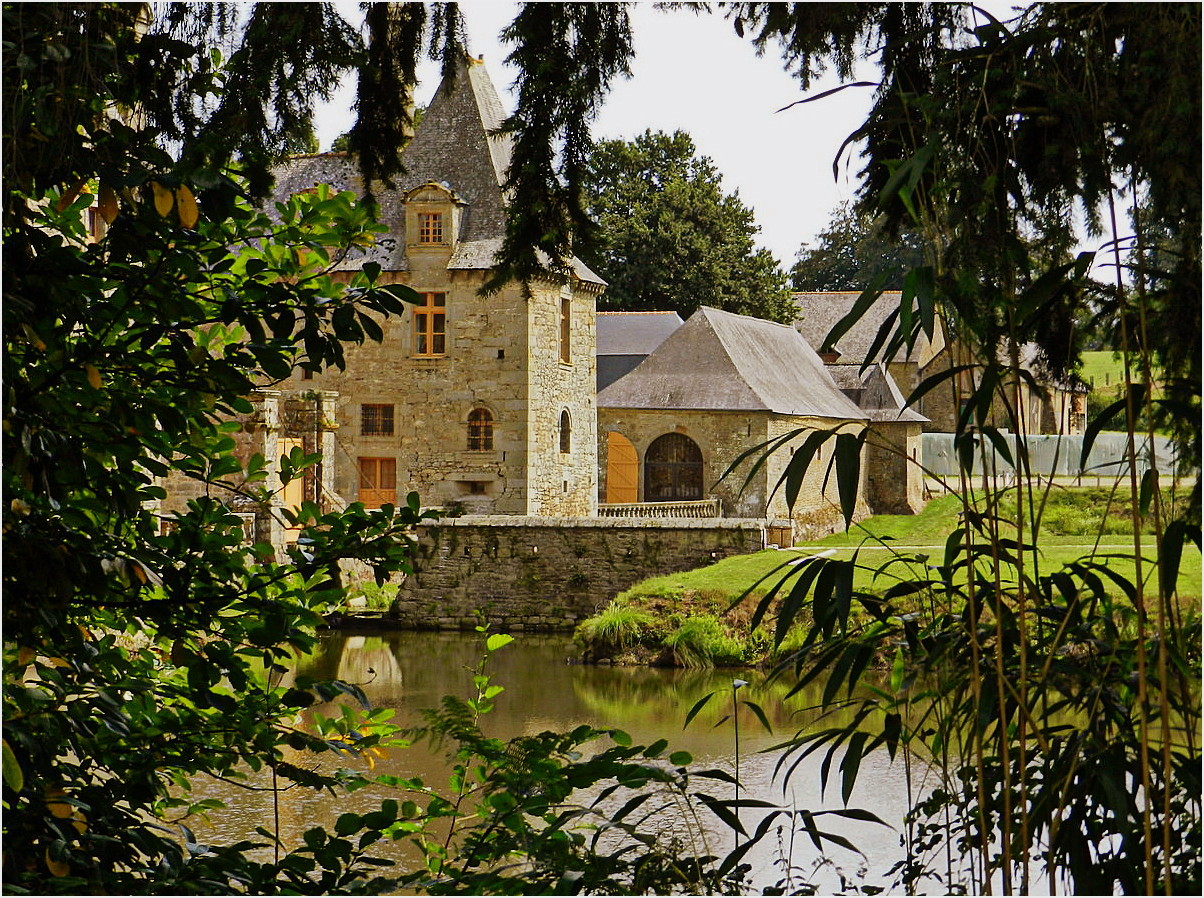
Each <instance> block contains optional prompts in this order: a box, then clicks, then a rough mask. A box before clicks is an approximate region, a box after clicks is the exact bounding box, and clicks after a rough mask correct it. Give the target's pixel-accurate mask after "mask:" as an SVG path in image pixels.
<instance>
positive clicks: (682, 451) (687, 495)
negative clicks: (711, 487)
mask: <svg viewBox="0 0 1204 898" xmlns="http://www.w3.org/2000/svg"><path fill="white" fill-rule="evenodd" d="M701 498H702V450H701V449H699V448H698V444H697V443H695V442H694V441H693V440H692V439H690V438H689V437H688V436H685V435H684V434H680V433H666V434H664V435H663V436H659V437H657V438H656V439H655V440H653V441H652V445H651V446H649V447H648V451H647V452H645V453H644V501H645V502H687V501H692V500H696V499H701Z"/></svg>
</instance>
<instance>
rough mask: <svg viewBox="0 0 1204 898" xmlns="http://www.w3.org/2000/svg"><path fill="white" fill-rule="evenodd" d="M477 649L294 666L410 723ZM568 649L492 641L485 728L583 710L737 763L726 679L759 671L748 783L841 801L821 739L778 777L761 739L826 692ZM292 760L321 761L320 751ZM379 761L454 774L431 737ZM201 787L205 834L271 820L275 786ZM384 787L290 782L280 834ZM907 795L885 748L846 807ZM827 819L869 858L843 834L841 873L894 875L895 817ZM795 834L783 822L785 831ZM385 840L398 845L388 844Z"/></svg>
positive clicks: (705, 759) (358, 650) (550, 722)
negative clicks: (324, 787)
mask: <svg viewBox="0 0 1204 898" xmlns="http://www.w3.org/2000/svg"><path fill="white" fill-rule="evenodd" d="M481 654H482V641H481V639H480V637H479V636H478V635H476V634H471V635H469V634H454V633H390V634H383V635H371V636H357V635H347V634H331V635H329V636H326V637H325V638H324V639H323V640H322V643H321V646H320V649H319V651H317V652H316V653H315V654H314V655H313V656H312V657H310V658H308V659H306V661H305V662H304V663H303V664H302V665H301V666H300V668H299V670H298V671H297V673H298V674H306V675H309V676H314V677H337V678H339V679H342V680H346V681H348V682H352V683H356V684H357V685H359V686H360V687H361V688H362V689H363V690H364V693H365V694H366V695H367V696H368V698H369V700H370V701H371V702H372V703H373V705H375V706H377V707H385V708H391V709H393V710H394V711H395V712H396V716H395V718H394V721H395V722H397V723H399V724H401V725H403V726H405V725H410V724H418V723H420V722H422V716H421V712H422V710H423V709H426V708H434V707H437V706H438V705H439V703H440V700H441V699H442V697H443V696H444V695H457V696H461V697H464V698H467V697H469V696H470V695H472V694H474V689H473V686H472V674H471V671H472V669H473V668H474V667H475V666H476V665H477V663H478V661H479V660H480V657H481ZM572 654H573V649H572V643H571V641H570V640H569V639H568V638H567V637H564V636H544V635H523V636H520V637H519V638H518V639H516V641H515V642H514V643H512V644H511V645H509V646H507V647H505V648H504V649H502V650H501V651H499V652H498V653H496V654H495V655H494V656H493V658H492V660H491V663H490V670H489V672H490V674H491V676H492V677H493V681H494V682H495V683H499V684H501V685H504V686H505V691H504V692H503V693H502V694H501V695H500V696H499V697H498V699H497V701H496V707H495V710H494V711H493V712H492V713H490V714H489V715H487V716H486V717H485V719H483V721H482V728H483V729H484V730H485V732H486V733H487V734H489V735H494V736H498V737H500V738H510V737H513V736H516V735H520V734H527V735H534V734H537V733H540V732H542V731H545V730H557V731H559V730H568V729H571V728H573V727H574V726H577V725H579V724H583V723H585V724H591V725H593V726H596V727H619V728H621V729H624V730H626V731H627V732H628V733H630V734H631V736H632V738H633V739H634V740H635V741H636V742H637V743H641V742H642V743H649V742H652V741H655V740H656V739H659V738H666V739H668V740H669V744H670V748H671V750H681V749H684V750H686V751H689V752H690V753H691V754H692V755H693V756H694V758H695V761H696V763H698V764H701V765H705V766H712V767H719V768H721V769H726V770H729V771H730V770H732V769H733V768H734V761H735V758H734V748H735V745H734V738H733V737H734V730H733V721H732V720H731V719H730V718H729V719H727V720H724V719H723V718H725V717H726V716H727V715H730V713H731V711H732V697H731V685H732V678H733V675H735V676H739V677H741V678H744V679H747V680H750V681H751V682H750V684H749V685H748V686H747V687H745V688H743V689H741V691H740V694H739V697H740V698H741V699H746V700H749V701H753V702H756V703H757V704H759V705H760V706H761V707H762V708H764V709H765V711H766V714H767V715H768V716H769V718H770V721H771V723H772V725H773V727H774V733H773V734H769V733H766V732H765V730H764V729H763V728H762V726H761V724H760V723H759V722H758V721H757V719H756V717H755V716H754V715H753V713H752V712H750V711H749V710H748V709H746V708H741V709H740V710H741V713H740V715H739V727H740V778H741V781H742V789H741V794H742V796H744V797H755V798H762V799H765V800H770V801H774V802H781V803H784V804H785V805H787V806H793V807H798V808H807V809H810V810H821V809H825V808H827V809H834V808H839V807H842V805H841V803H840V797H839V786H838V785H835V786H834V788H833V789H829V790H828V794H827V796H826V797H824V796H821V795H820V782H819V773H818V770H819V764H820V762H821V761H822V757H823V752H819V753H817V754H816V755H815V756H813V757H812V758H811V759H808V761H807V762H806V763H805V764H804V765H802V766H800V767H799V768H798V769H797V770H796V772H795V774H794V775H793V776H792V777H791V778H790V779H789V780H788V781H787V782H783V781H782V780H781V779H775V776H774V768H775V764H776V762H777V760H778V757H779V754H778V753H777V752H766V751H765V750H766V749H769V748H771V747H772V746H774V745H775V744H777V743H778V742H780V741H781V739H782V738H783V736H785V735H790V734H793V733H794V732H795V731H796V730H798V729H800V728H802V727H805V726H807V725H809V724H810V723H811V721H812V720H813V719H814V715H813V714H810V713H809V712H808V711H807V708H808V707H809V706H811V705H813V704H815V703H816V701H815V700H816V699H817V697H818V696H812V695H809V694H808V693H807V692H806V691H804V692H803V693H800V694H799V695H798V696H796V697H794V698H793V699H791V701H790V703H788V704H787V703H784V702H783V701H782V696H783V694H784V692H785V691H786V690H785V687H784V686H777V685H775V686H766V685H765V684H763V683H762V682H761V678H760V677H759V676H757V675H755V674H751V673H748V672H743V671H741V672H737V673H735V674H733V672H732V671H682V670H659V669H650V668H610V667H591V666H582V665H575V664H570V663H567V659H568V658H570V657H571V656H572ZM711 691H717V692H718V693H719V694H717V695H716V696H715V698H714V699H713V700H712V701H711V702H710V704H709V705H708V706H707V707H706V708H705V709H704V710H703V711H702V712H701V713H700V714H699V715H698V716H697V717H696V718H695V719H694V721H693V722H691V724H690V726H689V727H688V728H686V729H684V730H683V723H684V721H685V717H686V714H687V712H688V711H689V709H690V708H691V707H692V706H693V705H694V704H695V703H696V702H697V701H698V700H699V699H700V698H701V697H702V696H704V695H706V694H707V693H708V692H711ZM320 710H322V711H323V713H326V714H328V715H330V714H334V713H335V709H333V708H322V709H320ZM832 722H835V721H832ZM290 760H293V761H294V763H307V764H310V765H312V764H313V763H314V759H313V758H312V756H308V757H298V758H294V759H290ZM833 767H834V768H835V765H833ZM376 770H377V771H378V772H384V773H390V774H394V775H398V776H419V777H421V778H423V779H424V780H425V781H426V782H428V783H434V784H439V785H443V784H444V783H445V781H446V776H447V767H446V762H445V759H444V758H443V757H442V755H441V754H440V753H439V752H437V751H431V750H430V749H429V748H428V747H426V746H418V747H415V748H413V749H409V750H405V751H400V752H395V753H393V754H392V755H391V756H390V757H388V758H386V759H384V760H383V761H380V762H378V764H377V767H376ZM833 776H834V777H835V776H836V771H835V769H834V770H833ZM834 782H835V780H834ZM250 785H252V786H254V787H257V788H260V789H267V788H270V785H271V782H270V778H269V777H268V776H267V775H266V774H265V775H263V776H259V777H257V778H254V779H253V780H252V781H251V782H250ZM198 786H200V784H198ZM199 791H202V792H203V794H204V795H205V796H206V797H208V796H213V797H220V798H222V799H223V800H224V801H226V802H227V804H228V805H229V810H228V811H227V812H217V813H218V814H220V815H221V816H220V818H218V817H215V819H214V820H213V826H212V827H211V828H208V829H206V828H204V827H201V828H198V837H199V838H201V839H202V840H203V839H204V838H206V837H210V838H214V839H215V840H217V839H221V840H230V841H234V840H236V839H238V838H244V837H246V836H247V835H248V834H250V833H251V832H253V830H254V829H255V827H256V826H265V827H267V828H268V829H272V828H273V804H272V800H271V794H270V792H264V791H248V790H246V789H242V788H238V787H235V786H231V785H230V784H227V783H213V784H211V785H209V786H206V787H204V788H203V789H202V790H199ZM711 791H714V790H711ZM386 797H389V793H387V792H385V791H383V790H382V791H381V792H380V793H373V791H372V790H364V791H362V792H359V793H355V794H353V795H350V796H341V795H340V796H338V797H337V798H336V797H332V796H330V795H324V794H315V793H312V792H310V791H309V790H302V789H299V788H296V789H292V790H290V791H288V792H286V793H285V794H284V795H283V796H282V799H281V801H280V802H279V807H280V828H281V834H282V838H283V839H284V841H285V843H286V844H296V843H297V842H298V841H299V839H300V835H301V833H302V832H304V830H305V829H307V828H309V827H311V826H315V825H326V826H331V825H333V822H334V820H335V819H336V818H337V816H338V815H339V814H341V813H343V812H345V811H356V812H361V813H362V812H365V811H367V810H370V809H372V808H374V807H376V806H377V805H378V804H379V802H380V800H381V799H383V798H386ZM907 804H908V801H907V794H906V787H905V782H904V776H903V771H902V767H901V765H891V764H889V763H888V759H887V757H886V755H885V753H880V754H878V755H874V756H871V757H869V758H866V759H865V761H863V763H862V766H861V773H860V777H859V780H858V784H857V788H856V790H855V791H854V793H853V796H852V800H851V802H850V806H853V807H858V806H861V807H867V808H869V809H871V810H873V811H874V813H876V814H878V815H879V816H880V817H882V819H884V820H886V821H887V822H889V823H891V824H892V825H893V826H896V827H897V826H898V824H899V821H901V820H902V816H903V814H904V812H905V810H906V808H907ZM747 813H748V812H746V814H747ZM750 816H751V815H750ZM748 822H750V821H748V820H747V819H746V823H748ZM823 828H825V829H829V830H831V831H833V832H837V833H840V834H842V835H844V836H846V837H847V838H849V839H850V840H851V841H853V843H854V844H856V845H857V846H858V847H859V848H860V849H861V850H862V851H863V852H864V853H865V859H862V858H861V857H860V856H859V855H857V854H854V853H851V852H848V851H845V850H843V849H840V848H837V847H832V848H830V849H829V850H828V851H827V852H826V853H827V854H829V855H830V856H831V857H832V858H833V860H834V861H835V862H836V863H837V864H839V865H840V866H841V867H842V869H843V872H844V873H845V874H846V875H850V876H851V875H852V874H853V873H854V871H856V870H857V869H858V868H859V867H860V866H862V865H863V864H864V865H865V866H867V867H868V869H869V871H870V874H871V875H870V876H869V878H868V879H867V880H866V881H867V882H868V883H872V884H877V885H886V884H888V881H887V880H885V879H884V877H883V876H882V875H881V874H884V873H885V871H886V870H887V869H888V868H889V867H890V866H891V864H892V863H894V861H895V860H897V859H898V857H899V854H900V849H899V842H898V831H897V830H895V829H886V828H884V827H880V826H873V825H869V824H864V823H857V822H855V821H846V820H837V819H836V818H825V820H824V826H823ZM712 836H713V837H714V839H715V840H716V841H714V842H713V845H714V846H715V848H716V849H717V850H718V851H719V852H720V853H722V851H723V848H724V846H726V845H728V844H730V843H729V842H728V840H729V839H730V838H731V834H730V831H728V830H726V828H724V827H723V826H722V825H721V824H719V823H718V821H716V822H715V826H714V828H713V831H712ZM789 836H790V834H789V833H785V834H783V840H784V842H785V843H786V844H788V843H789ZM720 840H721V841H720ZM769 841H770V843H772V841H773V840H772V839H771V840H769ZM390 849H391V850H392V851H394V852H395V853H394V854H393V855H391V856H392V857H394V858H396V859H398V860H403V859H404V853H405V848H404V846H403V845H401V844H398V845H394V846H390ZM380 853H381V854H382V855H385V856H390V855H388V853H387V851H381V852H380ZM774 855H775V850H774V845H773V844H766V845H765V846H764V847H763V848H762V850H761V851H760V852H759V853H758V854H757V855H755V856H750V858H749V860H750V861H752V862H753V863H754V866H756V867H757V868H758V870H759V872H758V875H757V877H756V882H755V884H756V885H757V886H759V887H764V886H765V885H769V884H772V883H773V882H775V881H776V880H777V879H778V878H779V876H780V875H781V871H780V870H779V869H777V868H775V866H774ZM816 855H817V852H816V851H815V850H814V849H813V847H812V846H811V845H810V843H809V842H808V841H806V840H804V841H803V842H802V843H799V842H797V841H796V844H795V850H794V853H793V858H794V862H795V864H797V865H803V866H807V865H808V864H809V863H810V860H811V859H813V858H815V857H816ZM817 881H818V882H821V883H824V884H825V888H831V887H833V886H834V885H835V884H836V883H837V881H838V878H837V876H836V874H835V872H834V871H833V870H832V869H831V868H826V869H825V870H823V871H821V873H820V874H819V875H818V877H817ZM821 890H822V889H821Z"/></svg>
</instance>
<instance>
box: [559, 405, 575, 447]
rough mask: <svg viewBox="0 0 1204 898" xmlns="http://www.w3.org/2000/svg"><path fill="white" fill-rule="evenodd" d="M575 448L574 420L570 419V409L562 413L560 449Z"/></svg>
mask: <svg viewBox="0 0 1204 898" xmlns="http://www.w3.org/2000/svg"><path fill="white" fill-rule="evenodd" d="M572 448H573V422H572V421H571V420H569V413H568V411H567V410H566V411H562V412H561V413H560V451H561V452H568V451H569V450H570V449H572Z"/></svg>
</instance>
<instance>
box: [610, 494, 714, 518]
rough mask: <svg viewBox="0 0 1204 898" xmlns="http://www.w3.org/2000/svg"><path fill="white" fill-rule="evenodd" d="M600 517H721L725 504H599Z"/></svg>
mask: <svg viewBox="0 0 1204 898" xmlns="http://www.w3.org/2000/svg"><path fill="white" fill-rule="evenodd" d="M598 517H600V518H721V517H723V504H722V503H721V502H720V500H718V499H702V500H700V501H698V502H625V503H619V504H612V505H601V504H600V505H599V506H598Z"/></svg>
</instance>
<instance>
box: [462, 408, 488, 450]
mask: <svg viewBox="0 0 1204 898" xmlns="http://www.w3.org/2000/svg"><path fill="white" fill-rule="evenodd" d="M468 449H469V451H470V452H488V451H490V450H491V449H493V415H491V414H490V413H489V409H484V408H474V409H473V410H472V411H471V412H470V413H469V415H468Z"/></svg>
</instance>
